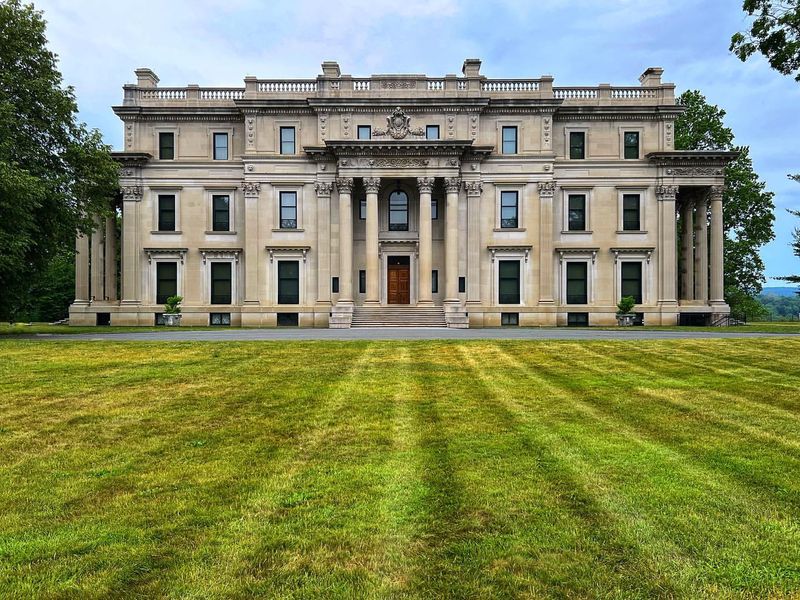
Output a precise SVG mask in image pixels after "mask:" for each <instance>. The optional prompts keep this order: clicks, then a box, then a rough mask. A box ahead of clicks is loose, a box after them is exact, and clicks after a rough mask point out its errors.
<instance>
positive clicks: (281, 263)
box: [275, 258, 302, 306]
mask: <svg viewBox="0 0 800 600" xmlns="http://www.w3.org/2000/svg"><path fill="white" fill-rule="evenodd" d="M300 262H301V261H300V260H299V259H296V258H280V259H278V260H277V261H276V265H275V276H276V278H277V286H276V289H275V293H276V304H281V305H287V304H288V305H290V306H298V305H299V304H300V298H301V292H300V288H301V279H300V278H301V276H302V269H301V267H300ZM288 265H294V266H295V267H296V269H297V277H296V286H297V302H290V301H288V300H291V299H294V297H291V298H289V299H288V300H281V282H282V281H284V280H288V279H290V278H288V277H283V278H282V277H281V270H282V268H283V267H285V266H288Z"/></svg>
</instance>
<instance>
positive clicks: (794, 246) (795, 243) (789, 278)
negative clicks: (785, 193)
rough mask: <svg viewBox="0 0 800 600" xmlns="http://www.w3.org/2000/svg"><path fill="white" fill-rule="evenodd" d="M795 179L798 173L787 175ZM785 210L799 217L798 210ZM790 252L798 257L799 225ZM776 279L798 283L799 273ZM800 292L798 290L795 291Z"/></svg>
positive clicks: (798, 177)
mask: <svg viewBox="0 0 800 600" xmlns="http://www.w3.org/2000/svg"><path fill="white" fill-rule="evenodd" d="M789 177H791V178H792V179H794V180H795V181H800V175H789ZM786 210H787V212H789V213H790V214H792V215H794V216H795V217H800V210H792V209H790V208H787V209H786ZM791 245H792V252H794V255H795V256H796V257H798V258H800V227H795V228H794V231H793V232H792V244H791ZM776 279H780V280H781V281H788V282H790V283H800V275H786V276H784V277H776ZM797 293H798V294H800V290H798V291H797Z"/></svg>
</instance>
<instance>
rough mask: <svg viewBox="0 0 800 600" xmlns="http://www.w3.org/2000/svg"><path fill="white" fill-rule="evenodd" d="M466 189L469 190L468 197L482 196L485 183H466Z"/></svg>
mask: <svg viewBox="0 0 800 600" xmlns="http://www.w3.org/2000/svg"><path fill="white" fill-rule="evenodd" d="M464 189H465V190H467V196H480V195H481V193H482V192H483V183H482V182H481V181H480V180H477V181H465V182H464Z"/></svg>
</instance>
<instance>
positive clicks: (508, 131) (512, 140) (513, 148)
mask: <svg viewBox="0 0 800 600" xmlns="http://www.w3.org/2000/svg"><path fill="white" fill-rule="evenodd" d="M516 153H517V128H516V127H503V154H516Z"/></svg>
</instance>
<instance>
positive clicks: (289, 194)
mask: <svg viewBox="0 0 800 600" xmlns="http://www.w3.org/2000/svg"><path fill="white" fill-rule="evenodd" d="M284 197H285V198H286V202H287V204H285V205H284ZM290 198H292V202H293V203H294V206H291V205H290V204H289V203H288V202H289V199H290ZM284 209H286V210H287V211H289V210H293V211H294V219H291V218H288V217H284V212H283V211H284ZM298 216H299V208H298V200H297V191H295V190H279V191H278V229H280V230H281V231H296V230H297V229H299V227H298V225H299V223H298V221H299V220H300V219H299V218H298ZM292 221H294V226H292V225H291V222H292ZM284 223H287V225H284Z"/></svg>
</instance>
